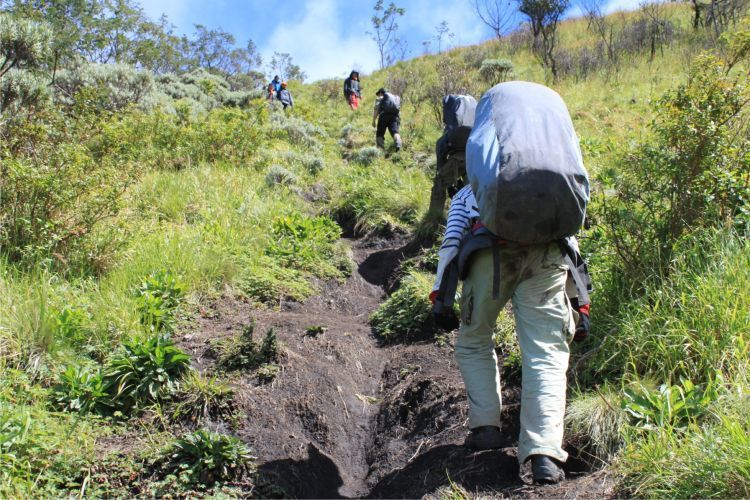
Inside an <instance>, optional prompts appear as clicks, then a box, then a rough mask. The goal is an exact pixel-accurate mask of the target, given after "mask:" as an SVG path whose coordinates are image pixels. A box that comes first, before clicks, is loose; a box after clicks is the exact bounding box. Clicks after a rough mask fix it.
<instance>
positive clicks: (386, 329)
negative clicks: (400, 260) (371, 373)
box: [370, 272, 432, 343]
mask: <svg viewBox="0 0 750 500" xmlns="http://www.w3.org/2000/svg"><path fill="white" fill-rule="evenodd" d="M431 290H432V275H430V274H426V273H422V272H411V273H409V274H408V275H406V276H405V277H404V279H403V280H402V281H401V287H400V288H399V289H398V290H396V292H394V293H393V295H391V296H390V297H389V298H388V300H386V301H385V302H383V304H381V305H380V307H379V308H378V309H377V310H376V311H375V312H374V313H373V314H372V316H370V324H371V325H372V327H373V329H374V330H375V333H376V334H377V335H378V336H379V337H380V339H381V340H382V341H383V342H386V343H390V342H395V341H398V340H402V339H404V338H406V337H408V336H410V335H414V334H417V333H421V332H423V331H424V330H425V328H427V326H428V319H430V315H431V312H432V304H431V303H430V300H429V298H428V297H429V295H430V291H431Z"/></svg>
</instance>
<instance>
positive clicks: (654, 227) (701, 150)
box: [602, 55, 750, 284]
mask: <svg viewBox="0 0 750 500" xmlns="http://www.w3.org/2000/svg"><path fill="white" fill-rule="evenodd" d="M748 91H749V89H748V87H747V86H746V85H745V84H744V75H742V76H740V75H734V74H727V68H726V65H725V63H723V62H722V61H721V60H720V59H718V58H716V57H713V56H707V55H706V56H702V57H699V58H698V59H697V60H696V61H695V63H694V64H693V66H692V67H691V69H690V75H689V79H688V82H687V83H686V84H683V85H680V86H678V87H677V89H676V90H673V91H670V92H668V93H667V94H666V95H664V97H662V98H661V99H660V100H659V101H657V106H656V113H657V116H656V119H655V120H654V122H653V123H652V124H651V129H652V131H653V134H654V136H653V139H652V140H649V141H648V142H646V143H645V144H643V145H641V146H640V147H638V148H636V149H635V150H634V151H632V152H630V153H629V154H627V155H626V156H625V157H624V158H623V159H622V160H621V161H620V164H619V168H618V169H617V170H616V173H615V171H612V172H610V175H609V176H608V177H605V178H604V180H605V182H607V183H610V184H611V185H613V186H614V190H615V192H616V197H614V198H612V199H610V198H609V197H608V199H607V200H604V203H603V205H602V206H603V207H604V210H603V214H602V215H603V217H604V219H605V220H606V222H607V223H608V226H609V230H610V232H611V238H612V241H613V244H614V248H615V250H616V252H617V256H618V258H619V259H620V261H621V267H622V268H623V275H624V276H626V277H627V278H628V279H629V281H630V282H631V283H634V284H639V282H642V281H643V280H645V279H647V278H649V277H651V275H652V274H657V275H659V274H663V273H664V272H666V271H667V270H668V266H669V263H670V262H671V261H672V257H673V255H672V251H673V247H674V245H675V243H676V242H679V241H680V239H681V238H682V237H684V236H686V235H687V234H689V233H690V232H692V231H696V230H697V229H700V228H705V227H713V226H717V225H721V224H725V223H726V222H734V223H736V224H737V227H743V226H744V224H745V223H746V222H747V214H748V213H750V197H748V190H747V179H748V177H749V176H750V158H749V157H748V155H747V153H746V151H747V149H748V147H750V138H749V136H748V134H747V120H746V111H747V109H750V108H748V102H750V94H749V93H748Z"/></svg>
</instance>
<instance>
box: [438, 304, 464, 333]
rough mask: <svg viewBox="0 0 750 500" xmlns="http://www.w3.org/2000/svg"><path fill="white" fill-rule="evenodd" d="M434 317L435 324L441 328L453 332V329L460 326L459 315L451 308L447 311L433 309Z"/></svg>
mask: <svg viewBox="0 0 750 500" xmlns="http://www.w3.org/2000/svg"><path fill="white" fill-rule="evenodd" d="M432 318H433V320H434V321H435V326H436V327H438V328H440V329H441V330H445V331H447V332H452V331H453V330H455V329H456V328H458V317H457V316H456V313H455V312H454V311H453V309H449V310H448V311H445V312H443V311H441V312H435V311H433V313H432Z"/></svg>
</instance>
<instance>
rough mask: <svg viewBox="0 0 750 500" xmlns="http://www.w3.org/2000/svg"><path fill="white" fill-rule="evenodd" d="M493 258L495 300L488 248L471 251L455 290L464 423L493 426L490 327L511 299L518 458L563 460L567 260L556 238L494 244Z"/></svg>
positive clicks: (496, 412) (496, 407)
mask: <svg viewBox="0 0 750 500" xmlns="http://www.w3.org/2000/svg"><path fill="white" fill-rule="evenodd" d="M498 258H499V264H500V266H499V277H500V281H499V287H498V292H499V293H498V297H497V299H495V300H493V298H492V289H493V256H492V249H489V248H488V249H484V250H480V251H478V252H477V253H476V254H475V255H474V256H472V261H471V264H470V265H471V268H470V269H469V274H468V276H467V278H466V280H465V281H464V285H463V291H462V293H461V327H460V328H459V332H458V340H457V341H456V360H457V361H458V366H459V368H460V369H461V375H462V376H463V379H464V383H465V385H466V392H467V394H468V399H469V427H470V428H475V427H480V426H483V425H495V426H500V408H501V393H500V373H499V371H498V368H497V356H496V355H495V350H494V342H493V340H492V331H493V328H494V326H495V322H496V321H497V316H498V314H499V313H500V311H501V310H502V309H503V307H504V306H505V304H506V303H507V302H508V300H511V301H512V304H513V314H514V316H515V320H516V332H517V335H518V343H519V345H520V347H521V357H522V368H523V380H522V392H521V434H520V436H519V438H518V460H519V462H521V463H523V462H525V461H526V459H527V458H528V457H529V456H531V455H536V454H541V455H547V456H550V457H553V458H556V459H557V460H560V461H562V462H564V461H565V460H566V459H567V457H568V454H567V453H566V452H565V451H563V449H562V439H563V417H564V415H565V389H566V376H565V372H566V371H567V368H568V357H569V349H568V343H569V342H570V340H572V337H573V334H574V329H575V324H574V323H573V317H572V310H571V308H570V305H569V301H568V299H567V297H566V295H565V281H566V277H567V266H566V265H565V264H564V263H563V257H562V252H561V251H560V248H559V247H558V245H557V243H551V244H542V245H530V246H523V247H520V246H508V247H500V248H499V252H498Z"/></svg>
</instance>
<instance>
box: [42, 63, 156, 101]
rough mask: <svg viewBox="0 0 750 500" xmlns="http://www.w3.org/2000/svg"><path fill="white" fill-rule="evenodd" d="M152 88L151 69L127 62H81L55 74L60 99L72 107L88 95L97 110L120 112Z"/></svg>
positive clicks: (140, 98) (56, 88)
mask: <svg viewBox="0 0 750 500" xmlns="http://www.w3.org/2000/svg"><path fill="white" fill-rule="evenodd" d="M153 89H154V79H153V76H152V73H151V72H150V71H143V70H139V69H136V68H135V67H133V66H129V65H127V64H93V63H82V64H80V65H78V66H74V67H70V68H66V69H63V70H60V71H58V73H57V75H56V76H55V91H56V97H57V100H58V101H59V102H62V103H64V104H65V105H67V106H70V107H72V106H75V105H77V104H78V101H79V100H81V99H84V98H85V99H87V100H88V105H91V106H93V107H94V109H96V110H105V111H110V112H119V111H122V110H124V109H125V108H127V107H128V106H130V105H137V104H140V103H141V102H142V101H144V100H145V99H146V98H147V97H148V96H149V94H150V93H151V92H152V91H153Z"/></svg>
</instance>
